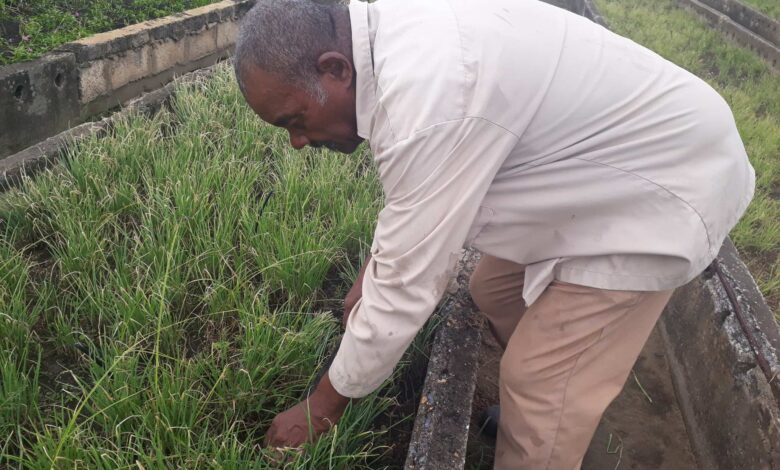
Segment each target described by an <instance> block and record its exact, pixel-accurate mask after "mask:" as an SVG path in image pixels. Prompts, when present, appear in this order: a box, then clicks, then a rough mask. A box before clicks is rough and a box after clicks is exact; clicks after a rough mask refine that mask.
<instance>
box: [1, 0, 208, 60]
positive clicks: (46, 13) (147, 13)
mask: <svg viewBox="0 0 780 470" xmlns="http://www.w3.org/2000/svg"><path fill="white" fill-rule="evenodd" d="M217 1H219V0H174V1H163V0H99V1H91V0H35V1H24V0H3V1H0V65H1V64H12V63H16V62H22V61H25V60H32V59H37V58H38V57H40V56H41V55H43V54H45V53H46V52H49V51H51V50H54V49H55V48H57V47H58V46H60V45H62V44H65V43H66V42H70V41H74V40H76V39H81V38H83V37H86V36H89V35H92V34H96V33H102V32H104V31H110V30H112V29H118V28H123V27H125V26H129V25H131V24H136V23H140V22H142V21H146V20H151V19H154V18H159V17H161V16H166V15H170V14H173V13H180V12H182V11H184V10H188V9H191V8H196V7H200V6H203V5H208V4H209V3H215V2H217Z"/></svg>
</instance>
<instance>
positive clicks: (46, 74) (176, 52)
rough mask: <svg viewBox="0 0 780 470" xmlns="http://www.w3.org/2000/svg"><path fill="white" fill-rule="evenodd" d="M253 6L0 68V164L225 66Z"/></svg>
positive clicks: (188, 17)
mask: <svg viewBox="0 0 780 470" xmlns="http://www.w3.org/2000/svg"><path fill="white" fill-rule="evenodd" d="M253 4H254V1H253V0H225V1H222V2H219V3H214V4H211V5H207V6H204V7H201V8H196V9H193V10H189V11H187V12H184V13H180V14H177V15H171V16H168V17H165V18H160V19H156V20H150V21H147V22H144V23H140V24H137V25H132V26H128V27H126V28H121V29H118V30H114V31H109V32H106V33H101V34H96V35H94V36H90V37H88V38H84V39H80V40H78V41H74V42H71V43H68V44H64V45H62V46H60V47H59V49H58V50H57V51H55V52H52V53H49V54H46V55H45V56H43V57H42V58H40V59H38V60H35V61H30V62H23V63H19V64H13V65H8V66H3V67H0V158H4V157H6V156H8V155H11V154H13V153H15V152H19V151H21V150H23V149H25V148H27V147H29V146H32V145H34V144H37V143H40V142H42V141H43V140H44V139H46V138H48V137H50V136H53V135H55V134H57V133H58V132H61V131H63V130H65V129H68V128H69V127H73V126H76V125H78V124H80V123H82V122H85V121H87V120H90V119H94V116H98V115H102V114H103V113H105V112H106V111H109V110H113V109H114V108H116V107H117V106H120V105H122V104H124V103H126V102H127V101H128V100H130V99H133V98H135V97H138V96H139V95H140V94H142V93H144V92H148V91H152V90H155V89H158V88H159V87H161V86H163V85H165V84H166V83H168V82H170V81H171V80H172V79H173V78H174V76H177V75H181V74H184V73H187V72H190V71H193V70H197V69H200V68H203V67H208V66H210V65H212V64H214V63H215V62H218V61H220V60H223V59H225V58H227V57H228V56H229V54H230V53H231V51H232V47H233V43H234V41H235V36H236V34H237V31H238V22H239V19H240V18H241V17H242V16H243V14H244V13H245V12H246V11H247V10H248V9H249V8H250V7H251V6H252V5H253ZM3 28H4V29H7V27H6V26H3Z"/></svg>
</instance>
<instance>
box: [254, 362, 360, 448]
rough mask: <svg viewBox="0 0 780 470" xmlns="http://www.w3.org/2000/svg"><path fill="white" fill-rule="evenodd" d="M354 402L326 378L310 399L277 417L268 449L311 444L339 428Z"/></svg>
mask: <svg viewBox="0 0 780 470" xmlns="http://www.w3.org/2000/svg"><path fill="white" fill-rule="evenodd" d="M349 402H350V399H349V398H347V397H344V396H342V395H339V393H338V392H337V391H336V389H334V388H333V385H331V383H330V378H329V377H328V374H325V375H324V376H323V377H322V379H321V380H320V383H319V384H318V385H317V388H316V389H315V390H314V392H313V393H312V394H311V395H309V397H308V398H307V399H306V400H304V401H302V402H300V403H298V404H297V405H295V406H294V407H292V408H290V409H289V410H287V411H285V412H284V413H280V414H278V415H276V418H274V420H273V421H272V422H271V427H270V428H269V429H268V432H267V433H266V435H265V445H266V446H272V447H298V446H300V445H302V444H304V443H305V442H311V441H313V440H315V439H316V438H317V436H319V435H320V434H322V433H323V432H325V431H327V430H328V429H330V427H331V426H333V425H334V424H336V423H337V422H338V420H339V419H340V418H341V415H342V414H344V409H346V407H347V405H348V404H349Z"/></svg>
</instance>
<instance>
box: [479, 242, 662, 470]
mask: <svg viewBox="0 0 780 470" xmlns="http://www.w3.org/2000/svg"><path fill="white" fill-rule="evenodd" d="M523 273H524V266H522V265H519V264H516V263H512V262H510V261H506V260H502V259H499V258H495V257H492V256H487V255H485V256H483V257H482V260H481V261H480V263H479V265H478V266H477V268H476V269H475V271H474V273H473V275H472V277H471V285H470V289H471V295H472V297H473V298H474V302H475V303H476V304H477V306H478V307H479V308H480V310H481V311H482V312H483V313H484V314H485V315H486V316H487V318H488V322H489V325H490V329H491V331H492V332H493V334H494V335H495V336H496V339H497V340H498V342H499V343H500V344H501V346H502V347H504V348H505V351H504V355H503V357H502V358H501V368H500V377H499V390H500V391H499V394H500V406H501V417H500V420H499V430H498V438H497V442H496V459H495V467H494V468H495V469H497V470H510V469H511V470H542V469H549V470H574V469H579V468H580V466H581V465H582V458H583V456H584V455H585V452H586V450H587V449H588V445H589V444H590V440H591V439H592V437H593V433H594V432H595V430H596V427H597V426H598V423H599V420H600V419H601V415H602V414H603V413H604V410H606V408H607V405H609V403H610V402H612V400H614V399H615V397H616V396H617V395H618V393H619V392H620V390H621V389H622V388H623V384H624V383H625V381H626V378H627V377H628V374H629V372H631V368H632V367H633V366H634V363H635V362H636V359H637V357H638V356H639V353H640V351H641V350H642V346H643V345H644V344H645V342H646V341H647V338H648V337H649V336H650V332H651V330H652V329H653V326H654V325H655V323H656V321H657V320H658V317H659V316H660V315H661V312H662V311H663V309H664V307H665V306H666V304H667V302H668V301H669V297H670V296H671V294H672V291H662V292H632V291H613V290H603V289H596V288H592V287H584V286H578V285H574V284H568V283H563V282H558V281H553V282H552V284H550V286H549V287H548V288H547V289H546V290H545V291H544V293H543V294H542V295H541V296H540V297H539V299H538V300H537V301H536V302H534V304H533V305H531V306H530V307H528V308H527V309H526V307H525V303H524V301H523V298H522V291H523Z"/></svg>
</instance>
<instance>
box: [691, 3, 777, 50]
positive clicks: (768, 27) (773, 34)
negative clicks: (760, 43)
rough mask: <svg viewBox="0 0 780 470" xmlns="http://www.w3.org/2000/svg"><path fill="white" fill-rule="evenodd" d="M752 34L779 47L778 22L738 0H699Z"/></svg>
mask: <svg viewBox="0 0 780 470" xmlns="http://www.w3.org/2000/svg"><path fill="white" fill-rule="evenodd" d="M701 3H704V4H705V5H707V6H709V7H711V8H713V9H715V10H717V11H719V12H721V13H723V14H724V15H726V16H728V17H729V18H731V19H732V20H734V21H735V22H737V23H738V24H740V25H742V26H744V27H745V28H747V29H749V30H750V31H751V32H753V33H754V34H757V35H758V36H760V37H762V38H764V39H766V40H767V41H768V42H770V43H772V44H773V45H775V46H777V47H780V22H778V21H777V20H775V19H774V18H772V17H770V16H768V15H766V14H764V13H761V12H760V11H758V10H756V9H754V8H752V7H750V6H749V5H745V4H744V3H742V2H740V1H739V0H701Z"/></svg>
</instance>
